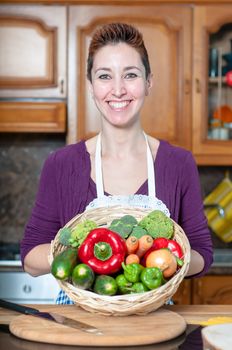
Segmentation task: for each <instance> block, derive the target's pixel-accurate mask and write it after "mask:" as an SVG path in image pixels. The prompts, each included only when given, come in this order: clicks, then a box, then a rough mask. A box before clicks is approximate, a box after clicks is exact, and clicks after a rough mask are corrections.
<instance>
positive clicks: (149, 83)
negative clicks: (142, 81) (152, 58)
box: [146, 73, 153, 96]
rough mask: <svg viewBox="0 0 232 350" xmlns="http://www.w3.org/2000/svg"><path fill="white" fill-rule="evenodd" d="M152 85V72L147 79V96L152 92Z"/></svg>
mask: <svg viewBox="0 0 232 350" xmlns="http://www.w3.org/2000/svg"><path fill="white" fill-rule="evenodd" d="M152 85H153V74H152V73H150V74H149V76H148V77H147V81H146V96H148V95H149V94H150V91H151V88H152Z"/></svg>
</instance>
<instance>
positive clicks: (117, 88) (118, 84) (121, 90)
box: [112, 77, 126, 97]
mask: <svg viewBox="0 0 232 350" xmlns="http://www.w3.org/2000/svg"><path fill="white" fill-rule="evenodd" d="M112 94H113V95H114V96H116V97H121V96H123V95H125V94H126V86H125V82H124V80H123V79H122V78H121V77H120V78H117V79H115V80H114V82H113V86H112Z"/></svg>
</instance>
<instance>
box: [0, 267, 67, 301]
mask: <svg viewBox="0 0 232 350" xmlns="http://www.w3.org/2000/svg"><path fill="white" fill-rule="evenodd" d="M59 290H60V287H59V285H58V283H57V281H56V280H55V278H54V277H53V276H52V275H51V274H47V275H43V276H38V277H32V276H30V275H29V274H27V273H25V272H0V298H2V299H7V300H10V301H15V302H18V303H25V304H30V303H34V304H43V303H44V304H53V303H54V302H55V299H56V297H57V294H58V292H59Z"/></svg>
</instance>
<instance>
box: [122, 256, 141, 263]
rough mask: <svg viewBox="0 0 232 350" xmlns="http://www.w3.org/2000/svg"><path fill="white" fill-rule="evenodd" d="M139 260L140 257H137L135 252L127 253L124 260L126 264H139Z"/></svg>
mask: <svg viewBox="0 0 232 350" xmlns="http://www.w3.org/2000/svg"><path fill="white" fill-rule="evenodd" d="M139 262H140V259H139V257H138V255H136V254H129V255H127V257H126V260H125V264H126V265H128V264H139Z"/></svg>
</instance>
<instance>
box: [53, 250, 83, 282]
mask: <svg viewBox="0 0 232 350" xmlns="http://www.w3.org/2000/svg"><path fill="white" fill-rule="evenodd" d="M76 265H77V248H72V247H70V248H67V249H66V250H64V251H63V252H61V253H60V254H58V255H56V256H55V258H54V260H53V262H52V265H51V273H52V275H53V276H54V277H55V278H57V279H59V280H66V279H68V278H69V277H71V276H72V271H73V269H74V267H75V266H76Z"/></svg>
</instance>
